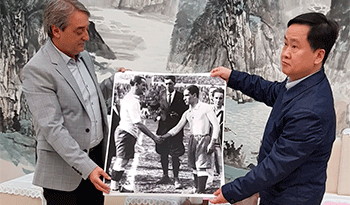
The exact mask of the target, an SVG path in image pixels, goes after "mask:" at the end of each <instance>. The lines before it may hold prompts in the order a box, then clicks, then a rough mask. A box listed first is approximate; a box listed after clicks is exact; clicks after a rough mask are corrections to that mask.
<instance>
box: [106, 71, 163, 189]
mask: <svg viewBox="0 0 350 205" xmlns="http://www.w3.org/2000/svg"><path fill="white" fill-rule="evenodd" d="M130 85H131V89H130V91H129V92H128V93H127V94H126V95H125V96H124V98H123V99H122V100H121V101H120V122H119V125H118V127H117V130H116V131H115V136H114V137H115V145H116V160H115V162H114V165H113V167H112V176H111V178H112V180H111V189H112V191H120V192H133V190H130V189H127V188H125V187H124V186H121V184H120V183H119V182H120V180H121V178H122V176H123V174H124V171H125V170H126V165H127V164H128V162H129V160H130V159H133V158H134V154H135V143H136V140H137V138H138V137H139V131H141V132H143V133H144V134H146V135H147V136H148V137H150V138H151V139H152V140H153V141H155V142H156V143H157V142H158V143H159V142H161V141H160V138H159V137H157V136H156V135H154V134H153V133H152V132H151V131H150V130H149V129H148V128H147V127H146V126H145V125H144V124H143V123H142V119H141V115H142V114H141V105H140V100H139V99H140V97H141V96H142V95H143V94H144V93H145V92H146V90H147V83H146V79H145V78H144V77H141V76H135V77H134V79H132V80H130Z"/></svg>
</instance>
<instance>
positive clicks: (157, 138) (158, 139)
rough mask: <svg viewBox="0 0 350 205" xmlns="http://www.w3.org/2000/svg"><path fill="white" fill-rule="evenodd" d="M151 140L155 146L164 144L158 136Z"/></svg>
mask: <svg viewBox="0 0 350 205" xmlns="http://www.w3.org/2000/svg"><path fill="white" fill-rule="evenodd" d="M153 140H154V142H155V143H157V144H161V143H163V142H164V139H163V138H162V137H160V136H157V135H155V137H154V139H153Z"/></svg>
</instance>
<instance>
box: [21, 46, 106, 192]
mask: <svg viewBox="0 0 350 205" xmlns="http://www.w3.org/2000/svg"><path fill="white" fill-rule="evenodd" d="M81 55H82V58H83V61H84V63H85V65H86V67H87V68H88V71H89V73H90V75H91V77H92V80H93V81H94V83H95V86H96V90H97V93H98V95H99V99H100V107H101V113H102V115H103V131H104V140H103V141H104V142H103V143H104V145H105V141H106V140H107V134H108V126H107V116H106V115H107V111H106V105H105V101H104V98H103V96H102V93H101V90H100V87H99V84H98V82H97V78H96V74H95V70H94V66H93V62H92V60H91V58H90V56H89V54H88V53H87V52H86V51H83V52H82V53H81ZM22 81H23V85H22V86H23V93H24V94H25V98H26V101H27V103H28V106H29V109H30V112H31V114H32V118H33V123H34V130H35V135H36V139H37V157H38V158H37V162H36V167H35V174H34V179H33V184H34V185H37V186H41V187H45V188H49V189H55V190H63V191H72V190H74V189H75V188H77V186H78V185H79V183H80V181H81V180H82V179H87V178H88V176H89V174H90V173H91V172H92V171H93V170H94V169H95V168H96V166H97V165H96V163H95V162H94V161H92V160H91V159H90V158H89V156H88V154H87V152H86V150H88V149H89V144H90V137H91V132H90V128H91V124H92V122H91V120H90V118H89V116H88V113H87V111H86V108H85V106H84V103H83V102H84V101H83V96H82V93H81V92H80V89H79V87H78V84H77V83H76V81H75V79H74V77H73V75H72V73H71V72H70V70H69V69H68V67H67V66H66V64H65V62H64V61H63V59H62V57H61V55H60V54H59V53H58V51H57V50H56V49H55V48H54V46H53V45H52V43H51V42H49V41H48V42H46V44H45V45H44V46H43V47H42V48H41V49H40V50H39V51H38V52H37V53H36V54H35V56H34V57H33V58H32V59H31V60H30V61H29V62H28V63H27V65H26V66H25V67H24V68H23V71H22ZM105 148H106V147H105V146H104V149H103V150H104V151H105ZM84 150H85V151H84ZM103 153H105V152H103ZM102 168H103V167H102Z"/></svg>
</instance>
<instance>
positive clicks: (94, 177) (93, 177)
mask: <svg viewBox="0 0 350 205" xmlns="http://www.w3.org/2000/svg"><path fill="white" fill-rule="evenodd" d="M100 176H102V177H103V178H105V179H107V180H110V179H111V177H110V176H108V174H107V173H106V172H104V171H103V169H101V167H96V168H95V169H94V170H93V171H92V172H91V173H90V175H89V179H90V181H91V182H92V183H93V184H94V186H95V187H96V189H97V190H100V191H102V192H104V193H106V194H109V191H110V188H109V186H108V185H107V184H105V183H103V182H102V180H101V179H100Z"/></svg>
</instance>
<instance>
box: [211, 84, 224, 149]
mask: <svg viewBox="0 0 350 205" xmlns="http://www.w3.org/2000/svg"><path fill="white" fill-rule="evenodd" d="M224 95H225V92H224V89H222V88H217V89H215V90H214V91H213V94H212V101H213V102H212V103H213V109H214V112H215V115H216V117H217V119H218V121H219V126H220V132H219V138H218V142H217V143H218V144H219V145H220V147H221V146H222V134H223V130H224V97H225V96H224Z"/></svg>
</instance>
